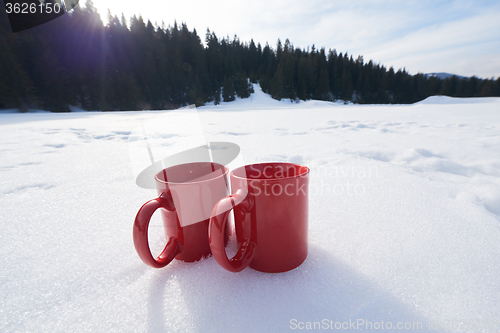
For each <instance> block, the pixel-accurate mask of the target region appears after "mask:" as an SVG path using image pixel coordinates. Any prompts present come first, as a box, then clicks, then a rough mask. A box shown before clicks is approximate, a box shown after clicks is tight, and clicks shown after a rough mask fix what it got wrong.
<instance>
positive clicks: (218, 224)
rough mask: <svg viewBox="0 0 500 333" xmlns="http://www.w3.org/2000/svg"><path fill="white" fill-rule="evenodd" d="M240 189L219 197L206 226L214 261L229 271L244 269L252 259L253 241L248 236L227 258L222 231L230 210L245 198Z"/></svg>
mask: <svg viewBox="0 0 500 333" xmlns="http://www.w3.org/2000/svg"><path fill="white" fill-rule="evenodd" d="M243 192H246V191H242V189H240V190H238V191H237V192H236V193H235V194H232V195H230V196H228V197H225V198H223V199H221V200H220V201H219V202H218V203H217V204H216V205H215V207H214V209H213V210H212V216H211V217H210V224H209V227H208V242H209V243H210V249H211V250H212V255H213V257H214V258H215V261H217V263H218V264H219V265H221V266H222V267H223V268H225V269H227V270H228V271H230V272H240V271H242V270H243V269H245V268H246V267H247V266H248V265H250V262H251V261H252V259H253V256H254V250H255V246H256V244H255V242H252V241H251V240H250V238H248V239H244V241H243V242H242V244H241V245H240V248H239V249H238V252H236V254H235V255H234V257H233V258H231V259H229V258H228V257H227V255H226V249H225V243H224V233H225V230H226V224H227V218H228V216H229V213H230V212H231V210H232V209H233V208H234V207H235V206H236V205H238V204H240V203H242V201H243V200H244V199H245V196H246V193H245V194H244V195H242V193H243Z"/></svg>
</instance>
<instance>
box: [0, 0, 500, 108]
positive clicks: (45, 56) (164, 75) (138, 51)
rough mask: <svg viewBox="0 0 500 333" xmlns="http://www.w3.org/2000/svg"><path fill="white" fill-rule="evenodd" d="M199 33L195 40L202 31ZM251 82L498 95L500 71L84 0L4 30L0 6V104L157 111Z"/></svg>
mask: <svg viewBox="0 0 500 333" xmlns="http://www.w3.org/2000/svg"><path fill="white" fill-rule="evenodd" d="M202 38H203V40H202ZM251 83H259V84H260V86H261V87H262V89H263V91H264V92H266V93H268V94H270V95H271V96H272V97H273V98H275V99H289V100H290V101H292V102H294V101H299V100H308V99H318V100H326V101H336V100H343V101H346V102H347V101H350V102H354V103H361V104H362V103H371V104H372V103H375V104H378V103H384V104H386V103H397V104H407V103H414V102H417V101H419V100H422V99H424V98H426V97H429V96H432V95H447V96H453V97H482V96H500V78H497V79H496V80H495V79H493V78H492V79H480V78H477V77H470V78H461V77H457V76H452V77H450V78H447V79H439V78H438V77H434V76H428V75H424V74H417V75H410V74H409V73H408V72H406V70H405V69H398V70H395V69H394V68H392V67H391V68H389V69H387V68H386V67H384V66H383V65H380V64H375V63H373V62H372V61H368V62H365V61H364V59H363V57H362V56H358V57H356V58H355V59H354V58H353V56H352V55H349V54H348V53H347V52H345V53H342V52H337V51H336V50H335V49H329V50H326V49H325V48H320V49H317V48H315V46H314V45H313V46H311V47H309V48H307V49H299V48H295V47H294V46H293V44H292V43H291V42H290V41H289V40H288V39H287V40H285V41H284V42H282V41H280V40H278V41H277V43H276V45H273V46H270V45H269V44H266V45H264V46H263V45H261V44H259V43H257V44H255V43H254V41H253V40H251V41H249V42H242V41H240V40H239V38H238V37H237V36H234V37H232V38H230V37H222V38H221V37H218V36H216V34H215V32H212V31H210V30H208V29H207V31H206V32H205V33H204V36H203V37H200V36H199V34H198V32H197V31H196V30H192V31H191V30H189V28H188V26H187V25H186V24H184V23H182V24H180V25H179V24H177V23H174V24H173V25H172V26H168V27H165V26H164V25H162V26H156V25H153V24H152V23H151V22H149V21H148V22H144V20H143V19H142V18H141V17H135V16H134V17H132V18H131V19H130V21H129V22H127V20H126V19H125V18H124V17H123V16H122V17H121V18H119V17H116V16H114V17H113V16H111V15H109V23H108V24H107V25H104V24H103V21H102V20H101V17H100V15H99V14H98V12H97V11H96V9H95V8H94V7H93V6H92V3H91V2H90V1H89V2H87V4H86V6H85V7H80V6H77V7H76V8H75V9H74V10H73V11H72V12H71V13H69V14H67V15H63V16H62V17H59V18H57V19H55V20H54V21H51V22H49V23H46V24H43V25H40V26H38V27H36V28H33V29H29V30H25V31H22V32H18V33H15V34H14V33H12V31H11V28H10V26H9V21H8V18H7V15H6V13H5V12H4V11H1V12H0V109H10V108H16V109H19V110H20V111H27V110H28V109H31V108H34V109H43V110H49V111H53V112H64V111H69V110H70V106H77V107H79V108H82V109H84V110H102V111H114V110H163V109H173V108H178V107H180V106H184V105H190V104H196V105H197V106H200V105H203V104H205V103H207V102H215V103H216V104H218V103H220V102H221V101H232V100H234V99H235V98H236V97H241V98H246V97H249V96H250V94H251V93H252V91H253V88H252V87H253V86H252V84H251Z"/></svg>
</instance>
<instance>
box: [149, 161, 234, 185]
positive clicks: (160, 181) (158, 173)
mask: <svg viewBox="0 0 500 333" xmlns="http://www.w3.org/2000/svg"><path fill="white" fill-rule="evenodd" d="M189 164H215V165H216V166H220V167H222V168H224V172H223V173H222V174H220V175H217V176H216V177H213V178H209V179H204V180H195V181H187V182H182V183H179V182H170V181H166V180H162V179H159V178H158V175H160V174H161V173H162V172H163V171H164V170H167V169H169V168H173V167H178V166H182V165H189ZM228 173H229V168H228V167H227V166H225V165H223V164H220V163H217V162H201V161H200V162H188V163H181V164H176V165H171V166H169V167H167V168H163V169H161V170H160V171H158V172H157V173H156V174H155V181H157V182H158V183H161V184H170V185H193V184H201V183H205V182H210V181H213V180H216V179H218V178H222V177H225V176H227V174H228Z"/></svg>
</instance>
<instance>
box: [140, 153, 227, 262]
mask: <svg viewBox="0 0 500 333" xmlns="http://www.w3.org/2000/svg"><path fill="white" fill-rule="evenodd" d="M228 171H229V170H228V168H227V167H225V166H223V165H221V164H218V163H212V162H195V163H187V164H180V165H176V166H172V167H169V168H166V169H163V170H162V171H160V172H159V173H157V174H156V176H155V183H156V188H157V191H158V198H156V199H152V200H150V201H148V202H146V203H145V204H144V205H143V206H142V207H141V208H140V209H139V211H138V213H137V215H136V218H135V222H134V228H133V235H134V245H135V249H136V251H137V253H138V254H139V257H140V258H141V259H142V261H144V262H145V263H146V264H148V265H150V266H152V267H155V268H161V267H164V266H166V265H168V264H169V263H170V262H171V261H172V260H173V259H174V258H175V259H177V260H182V261H186V262H192V261H197V260H200V259H201V258H202V257H207V256H208V255H210V253H211V251H210V245H209V243H208V225H209V219H210V213H211V211H212V208H213V207H214V206H215V204H216V203H217V202H218V201H219V200H220V199H222V198H224V197H225V196H227V195H228V194H229V186H228V179H227V174H228ZM159 208H162V212H161V213H162V220H163V225H164V229H165V233H166V235H167V244H166V245H165V248H164V250H163V251H162V253H161V254H160V255H159V256H158V257H157V258H153V256H152V255H151V250H150V248H149V243H148V227H149V221H150V219H151V217H152V216H153V213H154V212H155V211H156V210H157V209H159ZM224 238H225V241H224V242H225V243H227V239H228V234H227V233H226V235H225V236H224Z"/></svg>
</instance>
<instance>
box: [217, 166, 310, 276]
mask: <svg viewBox="0 0 500 333" xmlns="http://www.w3.org/2000/svg"><path fill="white" fill-rule="evenodd" d="M230 180H231V188H232V192H233V194H232V195H230V196H227V197H225V198H224V199H222V200H220V201H219V202H218V203H217V204H216V205H215V207H214V209H213V211H212V217H211V218H210V226H209V236H208V239H209V243H210V248H211V250H212V255H213V256H214V258H215V260H216V261H217V263H219V265H221V266H222V267H223V268H225V269H227V270H228V271H231V272H239V271H241V270H243V269H244V268H246V267H247V266H250V267H251V268H253V269H255V270H257V271H261V272H269V273H279V272H285V271H289V270H291V269H294V268H296V267H298V266H300V264H302V262H303V261H304V260H305V259H306V257H307V228H308V182H309V168H308V167H306V166H302V165H298V164H293V163H277V162H276V163H261V164H252V165H247V166H244V167H240V168H237V169H235V170H233V171H232V172H231V174H230ZM231 209H233V210H234V223H235V231H236V239H237V243H238V246H239V249H238V252H237V253H236V254H235V255H234V257H233V258H231V259H229V258H228V257H227V254H226V251H225V229H226V224H227V219H228V216H229V213H230V211H231Z"/></svg>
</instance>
